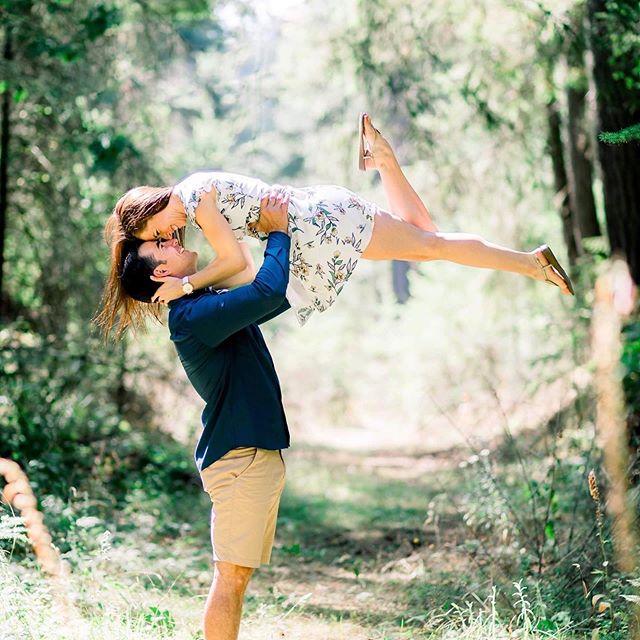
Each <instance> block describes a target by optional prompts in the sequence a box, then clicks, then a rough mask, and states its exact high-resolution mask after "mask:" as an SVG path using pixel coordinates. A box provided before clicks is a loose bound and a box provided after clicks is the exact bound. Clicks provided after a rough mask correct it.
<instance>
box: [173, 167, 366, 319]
mask: <svg viewBox="0 0 640 640" xmlns="http://www.w3.org/2000/svg"><path fill="white" fill-rule="evenodd" d="M214 188H215V190H216V195H217V203H218V209H219V211H220V213H221V214H222V215H223V216H224V217H225V219H226V220H227V222H228V223H229V224H230V225H231V228H232V230H233V232H234V234H235V236H236V238H237V239H238V240H242V239H243V238H244V237H245V236H251V237H254V238H258V239H259V240H266V237H267V236H266V235H265V234H263V233H258V232H256V231H254V230H253V229H252V228H251V225H252V224H253V223H254V222H256V221H257V220H258V218H259V217H260V200H261V198H262V197H263V196H264V195H265V194H266V193H268V192H269V191H270V189H271V185H268V184H266V183H265V182H262V181H261V180H257V179H256V178H249V177H246V176H241V175H238V174H235V173H224V172H220V171H206V172H200V173H194V174H192V175H190V176H188V177H187V178H185V179H184V180H183V181H182V182H180V183H179V184H177V185H176V187H175V188H174V191H175V192H176V193H177V194H178V196H179V197H180V199H181V200H182V203H183V205H184V208H185V210H186V212H187V217H188V219H189V220H190V221H191V222H192V224H194V225H195V226H196V227H198V224H197V223H196V220H195V218H196V208H197V207H198V204H200V198H201V197H202V194H203V193H205V192H210V191H211V190H212V189H214ZM285 188H286V190H287V191H288V192H289V193H290V194H291V199H290V202H289V233H290V234H291V256H290V275H289V288H288V289H287V299H288V300H289V303H290V304H291V306H292V307H293V309H294V311H295V313H296V316H297V318H298V321H299V323H300V324H301V325H303V324H304V323H305V322H306V321H307V319H308V318H309V316H310V315H311V314H312V313H313V312H314V311H315V310H317V311H325V310H326V309H328V308H329V307H330V306H331V305H332V304H333V303H334V302H335V301H336V298H337V296H338V294H339V293H340V292H341V291H342V289H343V288H344V285H345V284H346V282H347V280H349V278H350V277H351V274H352V273H353V271H354V269H355V267H356V264H358V260H359V258H360V256H361V255H362V252H363V251H364V250H365V248H366V246H367V245H368V244H369V240H370V239H371V233H372V231H373V222H374V216H375V213H376V211H377V207H376V205H375V204H373V203H371V202H368V201H367V200H364V199H363V198H361V197H359V196H358V195H356V194H355V193H353V192H352V191H349V190H348V189H344V188H343V187H337V186H330V185H319V186H314V187H305V188H302V189H298V188H295V187H289V186H286V187H285Z"/></svg>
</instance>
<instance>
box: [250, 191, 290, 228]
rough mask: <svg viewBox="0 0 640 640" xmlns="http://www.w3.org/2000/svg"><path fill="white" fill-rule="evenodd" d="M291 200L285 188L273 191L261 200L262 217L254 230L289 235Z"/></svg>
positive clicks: (254, 226)
mask: <svg viewBox="0 0 640 640" xmlns="http://www.w3.org/2000/svg"><path fill="white" fill-rule="evenodd" d="M289 199H290V195H289V193H288V192H287V191H285V190H284V188H283V187H279V188H274V189H272V190H271V191H270V192H269V193H268V194H267V195H266V196H264V198H262V200H260V217H259V218H258V221H257V222H256V223H255V224H254V225H253V228H254V229H255V230H256V231H259V232H261V233H271V232H272V231H282V232H283V233H289Z"/></svg>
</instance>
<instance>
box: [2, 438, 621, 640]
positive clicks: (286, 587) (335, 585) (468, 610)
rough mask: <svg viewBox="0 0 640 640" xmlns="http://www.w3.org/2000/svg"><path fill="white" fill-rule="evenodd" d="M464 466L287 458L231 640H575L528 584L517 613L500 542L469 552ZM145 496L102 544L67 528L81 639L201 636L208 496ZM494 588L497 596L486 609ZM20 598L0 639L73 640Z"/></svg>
mask: <svg viewBox="0 0 640 640" xmlns="http://www.w3.org/2000/svg"><path fill="white" fill-rule="evenodd" d="M484 455H488V452H485V454H484ZM491 455H493V454H491ZM466 457H468V454H466V455H465V454H464V453H463V452H462V451H461V450H460V451H456V450H454V451H445V452H440V453H429V454H423V455H419V456H416V455H413V456H412V455H408V454H401V453H398V452H396V453H380V452H369V453H367V452H360V453H357V452H352V451H351V452H348V453H347V452H340V451H338V450H335V449H322V448H318V447H316V446H311V445H306V446H297V447H294V448H292V449H291V450H289V451H287V452H286V455H285V460H286V465H287V487H286V490H285V493H284V496H283V500H282V504H281V509H280V514H279V521H278V531H277V536H276V542H275V548H274V552H273V557H272V563H271V564H270V565H269V566H267V567H264V568H261V569H260V570H258V571H257V572H256V573H255V576H254V578H253V580H252V582H251V584H250V587H249V590H248V594H247V599H246V606H245V612H244V616H243V623H242V627H241V631H240V639H241V640H282V639H285V640H286V639H290V640H293V639H296V640H297V639H301V640H328V639H331V640H342V639H344V640H347V639H349V640H399V639H408V638H466V639H469V640H471V639H474V640H476V639H477V640H481V639H482V640H484V639H485V638H486V639H487V640H488V639H489V638H492V639H493V638H516V637H526V638H532V639H533V638H550V637H553V638H574V637H575V638H577V637H587V636H584V635H571V634H570V633H566V632H562V631H561V628H562V626H563V617H562V615H561V616H560V617H558V616H555V617H554V616H552V615H551V613H547V614H545V613H544V610H545V607H546V605H545V603H544V602H543V601H542V600H543V597H542V596H541V594H540V593H539V592H538V593H537V595H536V591H535V586H534V584H533V583H530V584H528V588H529V591H528V596H527V597H528V605H527V606H525V607H524V608H523V607H522V606H521V605H518V604H517V603H516V602H515V600H514V598H513V593H514V591H515V588H514V586H513V582H517V581H518V580H523V582H526V578H524V576H525V575H526V571H524V570H523V569H522V566H519V564H518V560H517V555H518V554H517V553H515V554H514V555H515V557H516V560H515V563H513V564H512V571H513V573H512V574H511V573H509V571H507V573H509V575H508V576H507V575H506V574H505V573H504V566H505V565H504V562H503V560H504V557H503V556H504V552H505V548H506V547H507V546H508V545H506V544H505V541H504V540H503V539H498V538H499V536H497V535H496V536H495V537H494V538H493V539H492V538H491V537H489V541H490V542H489V544H487V543H486V539H485V543H481V542H479V541H478V540H477V537H476V536H474V535H473V533H472V532H471V530H470V529H469V526H468V525H467V524H466V523H465V517H464V505H465V504H466V502H465V501H466V500H468V494H469V493H470V492H472V491H473V486H472V485H473V483H477V476H475V475H474V474H473V473H469V468H470V467H469V465H468V464H467V465H466V466H465V465H464V463H463V466H462V467H461V466H460V462H461V461H463V460H465V458H466ZM472 464H473V460H472ZM476 489H477V487H476ZM145 496H146V497H145V499H146V500H147V502H146V503H145V504H140V503H136V502H135V501H131V502H130V504H129V506H128V507H127V508H126V509H125V510H124V511H122V512H120V513H118V514H116V515H115V516H114V520H113V522H111V523H109V534H108V535H107V536H106V537H105V533H104V524H102V525H101V524H100V523H96V522H91V521H88V522H87V521H85V522H83V521H78V527H79V528H78V529H76V540H77V542H76V549H75V551H73V550H72V552H71V553H69V554H68V557H69V559H70V560H72V562H73V564H74V567H75V568H74V574H73V577H72V579H71V590H72V591H73V592H74V601H75V605H76V607H77V608H78V610H79V611H80V612H81V613H82V617H83V618H84V619H85V620H86V621H89V626H90V629H89V630H88V631H85V632H83V637H89V638H93V639H95V640H106V639H107V638H108V639H109V640H125V639H127V640H130V639H147V638H172V639H174V640H186V639H190V640H195V639H198V638H202V635H201V631H200V618H201V614H202V610H203V606H204V600H205V598H206V595H207V591H208V587H209V584H210V580H211V561H210V545H209V522H208V516H209V499H208V496H206V494H205V493H204V492H202V490H201V488H200V487H199V485H197V480H196V479H195V478H194V483H193V486H189V487H188V488H187V490H186V491H182V492H180V493H178V494H177V495H174V496H166V495H160V494H159V495H157V496H156V497H155V498H149V496H148V494H145ZM83 528H84V529H83ZM96 540H99V541H100V542H99V544H96V542H95V541H96ZM92 541H93V542H92ZM492 543H493V544H492ZM512 546H513V545H512ZM92 547H93V548H92ZM498 556H501V558H500V560H501V561H500V562H494V560H497V559H498ZM0 564H1V563H0ZM10 566H11V567H15V566H19V567H20V565H16V563H13V562H11V563H10ZM499 567H502V569H500V568H499ZM0 568H1V567H0ZM20 569H21V571H22V570H24V569H23V567H20ZM500 571H502V574H501V575H500V574H499V572H500ZM24 575H25V576H26V573H25V574H24ZM0 577H1V576H0ZM505 577H507V580H506V582H505ZM29 580H30V578H26V582H24V583H25V584H27V583H28V582H29ZM1 582H2V581H1V580H0V583H1ZM496 583H501V584H502V585H503V587H505V586H506V588H503V589H502V591H499V592H498V596H497V598H496V599H495V602H493V603H492V602H491V599H490V597H489V596H490V595H491V591H492V587H493V585H494V584H496ZM16 584H17V583H16ZM24 588H25V589H26V590H27V591H25V595H24V602H23V604H22V605H20V606H21V607H22V611H21V614H22V616H23V617H24V618H25V620H26V619H28V620H29V624H30V625H31V633H30V634H27V633H25V634H21V635H20V636H12V635H9V636H7V638H13V637H20V638H38V637H45V636H44V635H43V636H39V633H40V631H39V629H47V630H48V631H47V633H46V634H45V635H46V637H56V638H65V639H66V638H76V637H79V636H77V634H76V633H70V634H68V635H67V634H65V633H62V634H61V635H55V634H54V635H52V632H51V629H52V628H55V626H56V625H55V624H53V623H52V619H51V618H50V614H49V613H48V612H49V610H50V609H49V607H48V605H47V600H46V599H45V600H42V604H41V605H38V604H37V598H34V596H33V594H34V593H36V594H37V592H38V590H37V589H36V588H34V587H24ZM1 590H2V589H0V591H1ZM14 591H15V589H14ZM27 592H28V593H29V594H30V595H28V596H27ZM1 595H2V594H1V593H0V596H1ZM0 600H1V598H0ZM25 602H28V603H29V604H28V605H27V604H24V603H25ZM548 604H549V605H550V606H549V607H548V608H549V611H552V612H555V611H556V610H557V607H556V606H553V605H552V603H548ZM554 604H556V603H554ZM5 607H6V603H5ZM29 608H31V609H30V611H29ZM1 609H2V607H0V613H2V611H1ZM5 612H6V609H5ZM0 617H1V616H0ZM38 621H39V622H38ZM541 622H544V624H543V625H541V624H540V623H541ZM58 626H59V625H58ZM545 629H546V631H545ZM552 629H553V630H555V632H552V631H551V630H552ZM0 635H1V634H0ZM600 637H601V638H602V637H605V636H600ZM612 637H613V636H612Z"/></svg>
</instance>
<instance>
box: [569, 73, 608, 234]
mask: <svg viewBox="0 0 640 640" xmlns="http://www.w3.org/2000/svg"><path fill="white" fill-rule="evenodd" d="M585 94H586V88H583V87H580V86H575V85H570V86H569V87H568V88H567V102H568V117H567V134H568V135H567V142H568V148H569V149H568V150H569V164H568V167H567V169H568V177H569V193H570V198H571V204H572V209H573V212H574V213H575V216H576V220H575V222H576V223H577V225H578V229H579V231H580V237H582V238H590V237H593V236H599V235H601V234H602V232H601V231H600V223H599V222H598V217H597V215H596V202H595V199H594V197H593V167H592V156H591V149H590V145H589V135H588V133H587V129H586V127H585V102H586V101H585Z"/></svg>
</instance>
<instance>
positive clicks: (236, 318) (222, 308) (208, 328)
mask: <svg viewBox="0 0 640 640" xmlns="http://www.w3.org/2000/svg"><path fill="white" fill-rule="evenodd" d="M290 247H291V239H290V238H289V236H288V235H287V234H286V233H282V232H273V233H270V234H269V239H268V240H267V248H266V250H265V253H264V262H263V263H262V266H261V267H260V270H259V271H258V273H257V275H256V278H255V280H254V281H253V282H252V283H251V284H248V285H245V286H244V287H239V288H238V289H234V290H233V291H227V292H225V293H221V294H219V295H215V296H202V297H201V298H199V299H197V300H195V301H194V302H193V304H190V305H189V306H188V308H187V309H186V310H185V316H184V320H185V323H186V325H187V326H188V327H189V328H190V329H191V331H192V332H193V334H194V335H195V336H196V337H197V338H198V339H199V340H201V341H202V342H204V343H205V344H207V345H209V346H211V347H214V346H217V345H218V344H220V343H221V342H222V341H223V340H225V339H226V338H228V337H229V336H230V335H232V334H234V333H236V331H239V330H240V329H243V328H244V327H246V326H248V325H250V324H253V323H254V322H257V321H259V320H262V319H263V318H265V317H266V316H268V315H269V314H272V313H273V312H275V311H276V310H278V309H279V308H280V307H282V305H283V304H284V302H285V295H286V291H287V284H288V283H289V250H290Z"/></svg>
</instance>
